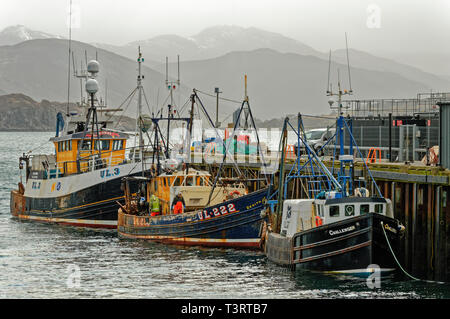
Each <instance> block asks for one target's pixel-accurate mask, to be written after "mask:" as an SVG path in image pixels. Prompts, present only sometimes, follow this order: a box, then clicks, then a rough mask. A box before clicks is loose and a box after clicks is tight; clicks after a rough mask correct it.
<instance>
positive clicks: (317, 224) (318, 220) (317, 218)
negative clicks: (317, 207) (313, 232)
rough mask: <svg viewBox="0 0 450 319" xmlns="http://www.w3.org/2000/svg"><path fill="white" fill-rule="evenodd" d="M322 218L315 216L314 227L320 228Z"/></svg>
mask: <svg viewBox="0 0 450 319" xmlns="http://www.w3.org/2000/svg"><path fill="white" fill-rule="evenodd" d="M322 223H323V221H322V218H320V216H316V227H319V226H322Z"/></svg>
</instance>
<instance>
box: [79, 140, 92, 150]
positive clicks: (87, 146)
mask: <svg viewBox="0 0 450 319" xmlns="http://www.w3.org/2000/svg"><path fill="white" fill-rule="evenodd" d="M81 149H82V150H84V151H86V150H90V149H91V141H90V140H84V141H83V144H81Z"/></svg>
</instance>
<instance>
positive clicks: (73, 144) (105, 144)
mask: <svg viewBox="0 0 450 319" xmlns="http://www.w3.org/2000/svg"><path fill="white" fill-rule="evenodd" d="M97 135H98V136H97ZM127 138H128V135H127V134H125V133H121V132H111V131H99V132H98V134H97V133H94V136H92V133H91V132H88V133H86V135H84V132H78V133H74V134H69V135H65V136H62V137H54V138H51V139H50V140H51V141H52V142H53V143H54V145H55V151H56V152H55V153H56V158H55V166H56V167H55V168H54V169H53V170H50V174H49V175H50V176H49V177H50V178H52V177H55V176H56V175H58V176H66V175H71V174H78V173H85V172H88V171H91V170H95V169H100V168H105V167H110V166H115V165H118V164H121V163H123V162H124V161H125V149H126V142H127Z"/></svg>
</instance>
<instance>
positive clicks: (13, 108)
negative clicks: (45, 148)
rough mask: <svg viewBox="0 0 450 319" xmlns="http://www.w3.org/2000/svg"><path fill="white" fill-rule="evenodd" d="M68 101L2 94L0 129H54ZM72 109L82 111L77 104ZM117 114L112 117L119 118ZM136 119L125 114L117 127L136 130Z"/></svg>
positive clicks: (0, 99) (28, 130)
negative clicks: (57, 118)
mask: <svg viewBox="0 0 450 319" xmlns="http://www.w3.org/2000/svg"><path fill="white" fill-rule="evenodd" d="M66 107H67V103H65V102H63V103H61V102H54V101H48V100H42V101H41V102H37V101H35V100H33V99H32V98H30V97H29V96H26V95H24V94H21V93H14V94H7V95H0V113H1V116H0V131H27V132H30V131H54V130H55V128H56V114H57V113H58V112H63V113H65V111H66ZM70 109H71V111H76V112H79V113H80V112H81V111H82V109H81V108H80V107H78V106H77V105H76V104H73V103H72V104H71V105H70ZM118 117H119V116H117V115H115V116H113V117H112V118H113V119H116V120H117V119H118ZM135 123H136V121H135V120H134V119H131V118H128V117H126V116H123V117H122V118H121V119H120V124H119V125H118V127H117V129H122V130H125V131H130V130H134V125H135Z"/></svg>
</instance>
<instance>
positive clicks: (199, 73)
mask: <svg viewBox="0 0 450 319" xmlns="http://www.w3.org/2000/svg"><path fill="white" fill-rule="evenodd" d="M173 67H175V66H174V65H171V66H170V68H173ZM163 68H164V65H160V66H159V69H158V68H157V69H158V70H159V71H160V72H162V70H163ZM331 68H332V70H337V69H340V70H343V71H346V70H347V65H346V64H339V63H335V62H333V63H332V65H331ZM181 73H182V79H183V81H184V83H188V84H189V85H190V86H192V87H194V88H197V89H203V91H206V92H207V93H210V94H213V92H214V87H220V90H221V91H222V92H223V93H222V96H223V97H228V98H232V99H235V100H236V99H237V100H239V99H240V100H242V99H243V98H244V74H247V76H248V95H249V97H250V104H251V106H252V109H253V111H254V114H255V117H258V118H264V119H267V118H275V117H280V116H282V115H283V114H287V113H292V114H297V113H298V112H302V113H305V114H318V113H324V114H326V113H329V111H330V110H329V106H328V103H327V101H328V99H329V98H328V97H327V96H326V94H325V91H326V87H327V76H328V61H326V60H323V59H320V58H317V57H314V56H311V55H307V56H305V55H299V54H294V53H280V52H277V51H274V50H270V49H259V50H254V51H244V52H232V53H228V54H226V55H224V56H221V57H218V58H214V59H207V60H202V61H188V62H183V64H182V67H181ZM351 75H352V88H353V91H354V95H353V96H351V97H350V98H349V99H372V98H410V97H415V96H416V94H417V93H418V92H429V90H430V87H429V86H427V85H426V84H423V83H420V82H416V81H413V80H410V79H408V78H405V77H403V76H401V75H398V74H396V73H393V72H380V71H374V70H367V69H361V68H356V67H352V68H351ZM330 81H331V83H332V84H333V88H335V89H336V88H337V74H336V72H334V73H333V74H332V76H331V80H330ZM341 81H342V86H343V88H347V89H348V80H347V78H346V77H344V76H343V75H342V73H341ZM347 98H348V96H347ZM221 103H222V102H221ZM214 105H215V104H214ZM238 106H239V105H237V104H234V105H233V104H230V103H226V102H223V106H222V108H221V111H222V114H221V116H222V117H224V116H226V115H227V114H228V113H229V112H230V111H232V110H234V109H235V108H237V107H238Z"/></svg>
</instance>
